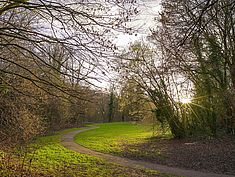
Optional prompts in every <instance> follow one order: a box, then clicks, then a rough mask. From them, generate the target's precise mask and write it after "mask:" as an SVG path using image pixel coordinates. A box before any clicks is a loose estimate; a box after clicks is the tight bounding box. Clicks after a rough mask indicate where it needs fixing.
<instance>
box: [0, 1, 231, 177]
mask: <svg viewBox="0 0 235 177" xmlns="http://www.w3.org/2000/svg"><path fill="white" fill-rule="evenodd" d="M156 2H157V0H156ZM144 3H146V2H145V1H143V2H142V1H141V0H68V1H63V0H1V1H0V163H1V164H0V176H24V175H26V176H30V175H31V176H47V175H48V174H47V172H48V171H50V170H48V169H55V168H54V166H53V167H48V169H47V170H44V171H43V167H40V168H41V171H35V169H36V168H37V167H38V166H37V164H33V163H32V161H33V160H32V159H34V158H33V157H32V156H34V155H32V154H36V153H32V149H35V147H34V148H33V147H32V146H30V145H31V144H32V143H35V141H36V144H37V145H38V138H39V139H40V138H42V141H40V143H39V144H40V145H38V146H40V147H42V146H43V145H42V144H41V143H43V142H44V143H45V142H49V141H50V142H53V143H57V141H59V140H58V137H57V135H58V136H59V135H60V133H59V134H58V131H59V132H61V131H62V130H63V132H64V131H65V132H66V130H65V129H68V131H69V130H75V129H74V128H78V127H83V126H86V125H87V124H97V123H99V124H98V125H99V126H101V127H102V125H109V124H106V123H111V124H110V126H111V127H112V125H113V124H112V122H124V123H120V124H121V125H123V126H124V127H125V125H126V124H125V122H126V123H128V124H130V126H131V125H132V124H138V126H140V127H141V126H142V128H143V127H145V126H149V128H150V129H151V133H149V134H148V136H150V134H151V137H152V138H157V137H159V136H160V137H167V138H166V139H172V140H173V142H175V141H176V144H177V142H179V141H182V142H185V141H186V140H188V139H190V140H192V141H193V142H194V140H195V141H201V140H202V141H206V140H208V139H209V140H212V139H213V143H215V144H216V143H217V141H219V143H218V144H219V145H221V144H223V142H224V140H225V142H226V143H228V144H230V143H231V147H235V140H234V135H235V1H234V0H161V2H160V6H161V10H160V12H159V13H158V15H156V16H155V17H154V24H155V26H154V28H151V29H148V31H149V32H148V33H146V36H147V37H146V38H145V39H142V40H136V41H135V42H131V43H130V44H129V45H128V46H126V47H125V48H122V49H120V47H118V46H117V45H116V44H115V42H113V41H114V38H115V35H118V34H119V33H122V34H127V35H133V36H135V35H138V34H139V31H138V30H139V29H138V26H135V25H132V24H133V23H134V22H135V21H136V20H137V19H138V14H139V13H141V12H140V10H141V9H140V6H141V4H142V5H143V4H144ZM103 83H104V84H105V86H103V85H102V84H103ZM103 123H104V124H103ZM114 125H115V124H114ZM118 126H119V125H118ZM133 126H134V125H133ZM138 126H137V127H136V130H134V129H133V132H132V130H130V129H131V128H130V129H128V128H127V129H123V132H125V131H126V134H125V133H123V132H122V128H121V127H122V126H121V127H119V128H120V129H119V128H117V129H115V126H114V129H115V130H116V131H119V130H120V135H123V136H124V137H125V136H127V134H128V132H129V133H130V134H131V135H130V137H129V136H128V138H126V140H125V143H126V142H128V141H130V142H132V141H131V140H132V139H131V138H133V136H134V134H135V138H136V137H137V136H138V133H139V137H138V138H140V139H141V137H145V135H143V136H142V134H141V133H143V132H144V131H145V130H147V129H148V128H146V129H145V130H142V128H138ZM71 128H72V129H71ZM114 129H113V130H114ZM143 129H144V128H143ZM106 131H108V132H109V133H110V135H111V134H112V131H110V130H109V129H104V132H102V131H101V130H100V133H101V134H104V137H105V136H106V135H105V133H107V132H106ZM135 131H136V132H135ZM148 131H149V129H148ZM98 133H99V131H98ZM122 133H123V134H122ZM48 135H50V136H51V139H50V138H47V136H48ZM132 135H133V136H132ZM50 136H49V137H50ZM81 136H82V134H81ZM86 136H88V135H85V134H84V137H86ZM89 136H94V139H93V140H92V138H91V141H94V142H95V141H96V138H97V137H96V136H97V135H96V134H95V132H94V134H92V133H90V134H89ZM107 136H108V135H107ZM112 136H113V138H114V139H115V137H118V132H117V134H115V135H112ZM146 136H147V135H146ZM43 138H44V139H43ZM86 138H87V139H85V138H80V139H81V140H80V141H81V142H80V141H79V137H78V138H76V137H75V142H77V141H78V143H82V145H84V146H87V147H88V148H91V149H94V150H97V151H100V150H101V152H104V153H113V154H115V155H120V154H121V156H124V157H128V158H134V159H139V158H140V159H147V160H148V159H151V157H154V155H153V154H152V155H151V152H152V151H151V148H150V150H149V153H150V155H149V156H148V157H146V156H143V154H142V155H140V154H139V155H138V154H137V155H136V154H134V155H133V152H132V151H131V150H130V148H131V147H132V146H131V145H128V143H127V145H125V146H123V147H124V148H125V150H126V153H123V152H122V153H121V150H117V149H115V150H112V147H115V145H112V146H111V145H110V147H111V150H107V149H105V148H104V147H103V146H102V147H101V146H99V144H96V145H97V146H96V147H92V145H91V144H89V141H88V140H89V137H86ZM108 138H110V137H108ZM129 138H130V139H129ZM148 138H149V137H148ZM77 139H78V140H77ZM221 139H222V140H221ZM115 140H117V139H115ZM220 140H221V142H222V143H221V142H220ZM112 141H114V140H113V139H112ZM117 141H121V140H117ZM123 141H124V140H123ZM141 141H142V139H141ZM143 141H144V140H143ZM100 142H102V141H100ZM110 142H111V140H110ZM133 142H134V140H133ZM154 142H155V141H154ZM154 142H153V141H152V142H151V143H152V145H153V146H154ZM105 143H106V142H105V141H104V142H103V144H105ZM112 143H114V142H112ZM112 143H111V144H112ZM135 143H136V141H135ZM138 143H139V140H138ZM156 143H158V142H156ZM220 143H221V144H220ZM114 144H115V143H114ZM228 144H227V145H228ZM34 145H35V144H34ZM28 146H30V147H28ZM57 146H58V148H57V149H56V148H55V149H54V150H55V151H58V149H60V150H59V151H58V153H59V152H62V151H63V152H64V151H66V150H65V149H63V148H62V146H60V145H58V144H56V146H54V147H57ZM107 146H108V145H107ZM172 146H175V144H174V143H173V145H172V144H171V147H172ZM99 147H100V149H99ZM146 147H148V145H146V146H142V150H144V149H148V148H146ZM15 148H16V149H17V150H15ZM50 148H51V147H50ZM135 148H136V147H134V149H135ZM154 148H155V149H157V148H158V147H153V149H154ZM177 148H178V146H177ZM227 148H229V147H227ZM19 149H21V150H19ZM29 149H30V150H29ZM36 149H38V148H36ZM128 149H129V150H128ZM220 149H223V145H221V147H220ZM233 149H234V148H233ZM16 151H17V152H16ZM26 151H27V152H26ZM48 151H49V150H48ZM150 151H151V152H150ZM156 151H157V150H156ZM19 152H20V153H19ZM154 152H155V151H154ZM48 153H50V152H48ZM73 153H74V154H73ZM174 153H175V154H177V152H174ZM189 153H190V152H189ZM230 153H231V154H230V159H229V158H228V157H226V159H229V160H228V161H229V162H228V164H227V167H228V168H226V169H227V171H226V170H225V171H224V172H223V169H221V171H216V170H213V169H212V168H211V169H209V170H208V171H209V172H216V173H226V174H233V175H234V174H235V172H234V169H235V167H234V164H235V151H234V150H232V149H231V152H230ZM26 154H27V156H29V157H31V158H29V159H28V160H29V164H27V163H26V161H27V160H26V159H27V158H26ZM35 156H36V155H35ZM73 156H74V157H75V156H76V159H77V161H75V160H74V159H73ZM36 157H37V156H36ZM68 157H69V158H68ZM43 158H46V157H44V156H43V157H42V156H39V157H38V159H43ZM58 158H61V159H63V158H65V157H63V154H61V157H58ZM89 158H90V157H89ZM89 158H88V157H86V156H81V154H76V153H75V152H72V151H71V152H70V151H69V152H67V151H66V158H65V159H67V160H68V161H69V162H70V161H72V162H71V163H72V164H73V165H74V164H77V163H81V162H82V160H84V161H86V163H87V164H90V165H89V166H80V167H79V170H80V171H84V169H86V170H85V171H86V173H76V174H72V172H71V171H73V170H74V166H73V165H72V166H71V164H70V163H69V165H67V166H65V165H64V163H65V162H64V163H63V164H60V165H61V166H60V165H59V162H58V164H57V165H58V166H57V167H58V168H56V169H57V170H55V171H53V170H52V171H53V173H52V172H50V173H51V175H52V176H92V174H94V173H95V174H96V176H118V175H120V174H127V176H158V175H159V176H161V175H162V176H165V175H164V174H160V173H159V174H157V175H156V173H154V172H149V171H138V170H134V169H126V168H125V169H123V168H122V167H115V166H114V165H113V166H112V165H111V166H110V164H106V162H103V161H102V162H100V161H99V160H97V159H96V160H94V159H89ZM91 158H93V157H91ZM177 158H178V157H177ZM208 158H210V157H208ZM221 158H222V157H221ZM30 159H31V160H30ZM61 159H59V161H61ZM80 159H82V160H80ZM153 159H154V158H152V161H154V160H153ZM184 160H185V159H183V161H184ZM62 161H63V160H62ZM88 161H89V163H88ZM160 161H161V160H160ZM172 161H175V159H173V160H172ZM184 162H185V164H186V163H187V162H186V160H185V161H184ZM233 162H234V163H233ZM31 163H32V164H31ZM50 163H51V164H55V162H54V161H53V162H52V161H50ZM50 163H49V162H47V164H50ZM82 163H83V162H82ZM93 163H95V165H97V164H98V165H97V167H96V171H94V169H93V171H91V172H90V171H89V169H90V168H93V167H94V166H95V165H94V164H93ZM159 163H160V162H159ZM162 163H163V164H164V165H165V164H166V165H168V164H167V163H166V162H162ZM169 163H170V162H169ZM180 163H181V162H179V163H177V164H176V165H175V166H177V167H178V166H179V167H185V165H182V164H181V165H180ZM213 163H215V161H213V162H212V164H213ZM222 163H223V162H222ZM224 163H225V162H224ZM26 164H27V165H26ZM83 165H84V164H83ZM216 165H218V166H219V165H220V163H219V162H218V164H216ZM25 166H27V167H25ZM104 166H105V167H104ZM106 166H107V167H106ZM173 166H174V165H173ZM192 166H194V165H192ZM205 166H207V165H206V164H205ZM208 166H209V165H208ZM194 167H195V168H196V167H197V166H194ZM194 167H187V166H186V167H185V168H189V169H191V168H194ZM233 167H234V168H233ZM104 168H105V169H106V170H107V169H108V170H107V171H105V172H103V171H102V169H104ZM119 168H120V169H119ZM200 168H201V167H200ZM200 168H199V167H198V168H196V170H200ZM202 168H205V167H204V166H203V167H202ZM208 168H209V167H208ZM58 169H60V170H59V171H58ZM68 169H69V170H70V171H69V170H68ZM97 169H98V170H97ZM114 169H115V170H114ZM109 170H111V171H112V170H113V171H114V172H111V171H109ZM56 171H57V172H59V173H60V175H58V173H56ZM70 172H71V173H70ZM54 173H55V174H54ZM124 176H125V175H124Z"/></svg>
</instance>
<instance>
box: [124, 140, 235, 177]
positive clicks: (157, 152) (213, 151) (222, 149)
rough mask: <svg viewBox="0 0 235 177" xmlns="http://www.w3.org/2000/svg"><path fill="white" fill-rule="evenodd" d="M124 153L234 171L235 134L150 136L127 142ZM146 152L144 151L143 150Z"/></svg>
mask: <svg viewBox="0 0 235 177" xmlns="http://www.w3.org/2000/svg"><path fill="white" fill-rule="evenodd" d="M123 149H124V150H123V153H122V154H121V156H123V157H126V158H130V159H135V160H144V161H148V162H153V163H158V164H162V165H168V166H174V167H182V168H186V169H194V170H200V171H205V172H214V173H221V174H231V175H235V138H234V137H223V138H220V139H207V140H206V139H204V140H192V139H184V140H173V139H171V140H167V139H165V140H164V139H157V138H155V139H150V140H149V141H146V142H145V143H141V144H134V145H124V146H123ZM143 152H144V153H143Z"/></svg>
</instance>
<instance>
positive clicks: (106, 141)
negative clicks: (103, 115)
mask: <svg viewBox="0 0 235 177" xmlns="http://www.w3.org/2000/svg"><path fill="white" fill-rule="evenodd" d="M96 126H98V127H99V128H98V129H94V130H90V131H86V132H82V133H79V134H78V135H76V136H75V142H77V143H79V144H81V145H83V146H85V147H88V148H90V149H93V150H96V151H100V152H104V153H113V154H119V153H121V152H122V151H123V149H122V145H123V144H137V143H143V142H144V141H146V139H147V138H150V137H152V135H153V129H152V126H150V125H137V124H131V123H105V124H97V125H96ZM133 150H134V151H137V149H133Z"/></svg>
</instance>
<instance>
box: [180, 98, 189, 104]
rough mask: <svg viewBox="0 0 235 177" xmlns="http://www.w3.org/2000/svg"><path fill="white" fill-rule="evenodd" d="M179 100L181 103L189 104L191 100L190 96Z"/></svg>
mask: <svg viewBox="0 0 235 177" xmlns="http://www.w3.org/2000/svg"><path fill="white" fill-rule="evenodd" d="M180 102H181V103H183V104H189V103H191V102H192V99H191V98H181V99H180Z"/></svg>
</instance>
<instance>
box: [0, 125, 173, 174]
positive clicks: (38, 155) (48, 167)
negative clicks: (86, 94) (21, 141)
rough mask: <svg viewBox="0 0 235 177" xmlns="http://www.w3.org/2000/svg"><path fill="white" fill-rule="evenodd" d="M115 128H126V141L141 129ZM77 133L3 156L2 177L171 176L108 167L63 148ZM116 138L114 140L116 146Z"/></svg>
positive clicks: (40, 141) (49, 138) (0, 157)
mask: <svg viewBox="0 0 235 177" xmlns="http://www.w3.org/2000/svg"><path fill="white" fill-rule="evenodd" d="M113 126H117V127H118V126H120V127H121V126H123V129H121V130H120V132H122V135H124V131H127V132H126V133H127V134H126V138H128V137H134V132H135V131H134V130H135V129H136V128H137V127H138V126H136V125H133V126H131V127H130V125H128V124H113ZM102 127H104V128H105V127H106V128H107V129H109V131H111V130H112V128H111V127H110V128H108V125H105V124H104V125H102ZM124 127H126V128H124ZM137 129H138V128H137ZM74 130H76V129H69V130H65V131H62V132H58V133H56V134H55V135H51V136H45V137H40V138H38V139H37V140H36V141H35V142H33V143H31V144H30V145H28V146H27V147H24V148H18V149H17V150H16V151H15V152H14V154H12V155H11V156H8V155H5V154H4V152H1V153H0V176H2V177H4V176H63V177H65V176H68V177H72V176H75V177H76V176H84V177H85V176H86V177H89V176H100V177H105V176H107V177H108V176H120V177H122V176H123V177H124V176H136V177H137V176H168V175H165V174H159V173H158V172H156V171H147V170H140V169H132V168H127V167H121V166H119V165H115V164H111V163H107V162H105V161H103V160H102V159H99V158H95V157H91V156H88V155H82V154H79V153H76V152H74V151H71V150H68V149H66V148H64V147H63V146H62V145H61V144H60V137H61V135H62V134H64V133H68V132H70V131H74ZM145 130H146V129H142V130H141V129H139V130H138V132H142V135H141V136H149V135H150V132H146V131H145ZM101 132H102V131H101ZM105 132H106V131H104V132H103V134H105ZM90 133H92V131H91V132H90ZM115 134H117V132H116V133H114V132H113V134H112V135H109V136H110V138H111V136H115ZM90 135H91V134H90ZM116 138H117V137H115V138H113V139H112V144H115V139H116ZM103 140H104V139H103ZM9 159H10V160H9Z"/></svg>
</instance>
